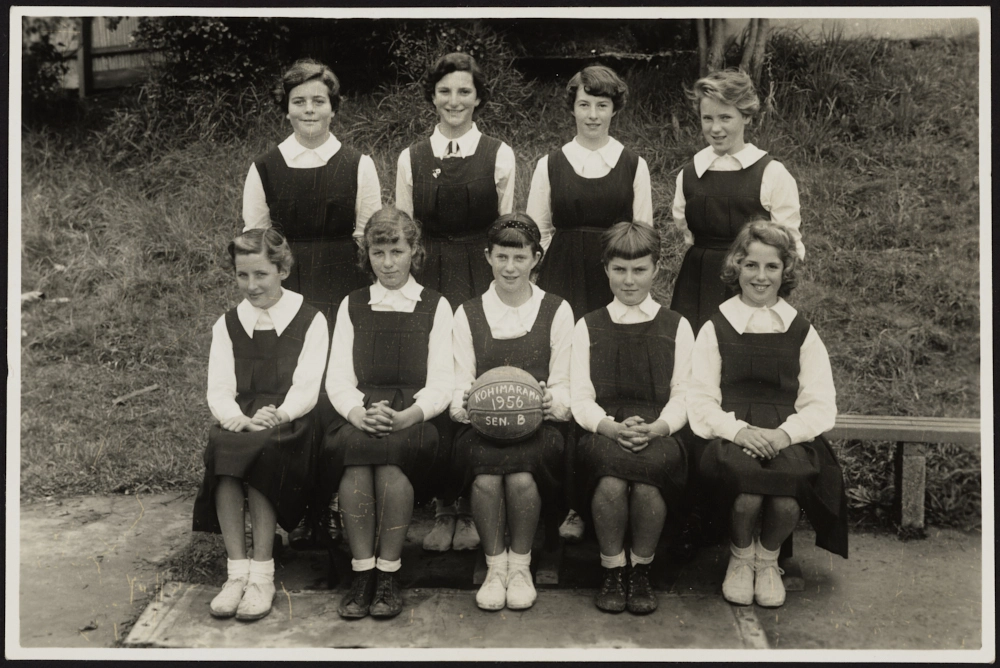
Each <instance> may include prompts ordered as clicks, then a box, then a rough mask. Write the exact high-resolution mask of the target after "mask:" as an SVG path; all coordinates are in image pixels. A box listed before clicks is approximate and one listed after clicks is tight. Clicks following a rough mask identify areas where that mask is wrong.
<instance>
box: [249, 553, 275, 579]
mask: <svg viewBox="0 0 1000 668" xmlns="http://www.w3.org/2000/svg"><path fill="white" fill-rule="evenodd" d="M250 582H251V583H254V582H256V583H257V584H268V583H270V582H274V559H268V560H267V561H251V562H250Z"/></svg>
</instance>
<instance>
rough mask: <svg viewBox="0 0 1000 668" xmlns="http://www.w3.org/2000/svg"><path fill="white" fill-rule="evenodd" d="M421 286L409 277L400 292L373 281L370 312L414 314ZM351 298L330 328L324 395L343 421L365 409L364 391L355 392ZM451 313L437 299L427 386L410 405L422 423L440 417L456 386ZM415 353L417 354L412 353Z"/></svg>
mask: <svg viewBox="0 0 1000 668" xmlns="http://www.w3.org/2000/svg"><path fill="white" fill-rule="evenodd" d="M423 290H424V288H423V286H421V285H420V284H419V283H417V281H416V280H415V279H414V278H413V276H410V277H409V279H408V280H407V281H406V283H405V284H404V285H403V287H402V288H400V289H399V290H388V289H386V288H385V287H384V286H383V285H382V284H381V283H379V282H375V283H374V284H373V285H372V286H371V287H370V288H369V295H370V298H369V300H368V304H369V305H370V306H371V308H372V310H373V311H395V312H397V313H413V311H414V309H415V308H416V306H417V302H419V301H421V300H422V295H423ZM349 300H350V296H347V297H344V300H343V301H342V302H340V309H339V310H338V311H337V324H336V325H335V326H334V328H333V343H332V344H331V346H330V363H329V367H328V368H327V372H326V393H327V395H328V396H329V397H330V403H331V404H333V407H334V409H335V410H336V411H337V412H338V413H340V415H342V416H343V417H344V418H345V419H346V418H347V415H348V414H349V413H350V412H351V409H352V408H356V407H358V406H361V407H364V397H365V395H364V392H362V391H361V390H359V389H358V376H357V374H356V373H355V370H354V323H352V322H351V314H350V310H349V308H348V302H349ZM451 329H452V312H451V305H450V304H448V300H447V299H445V298H444V297H441V299H439V300H438V304H437V309H436V310H435V311H434V323H433V325H431V332H430V339H429V340H428V344H427V379H426V381H425V382H426V384H425V385H424V387H423V388H421V389H420V390H419V391H418V392H417V393H416V394H415V395H414V401H413V403H414V404H416V405H417V406H420V410H422V411H423V413H424V420H425V421H426V420H430V419H431V418H433V417H435V416H437V415H439V414H440V413H441V412H442V411H444V409H445V408H447V407H448V402H450V401H451V394H452V389H453V388H454V386H455V375H454V366H453V363H452V352H451ZM415 352H417V351H415Z"/></svg>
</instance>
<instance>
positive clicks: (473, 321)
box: [451, 213, 573, 610]
mask: <svg viewBox="0 0 1000 668" xmlns="http://www.w3.org/2000/svg"><path fill="white" fill-rule="evenodd" d="M541 259H542V247H541V233H539V231H538V226H537V225H535V223H534V221H532V220H531V218H529V217H528V216H527V215H525V214H523V213H511V214H505V215H503V216H500V217H499V218H497V220H496V222H494V223H493V225H492V226H491V227H490V229H489V232H488V234H487V248H486V261H487V262H489V264H490V267H491V268H492V270H493V282H492V283H491V284H490V287H489V289H488V290H487V291H486V292H485V293H484V294H483V295H482V296H480V297H476V298H475V299H471V300H469V301H467V302H465V304H463V305H462V306H460V307H459V308H458V311H457V312H456V313H455V329H454V349H455V394H454V396H453V398H452V404H451V417H452V419H453V420H455V421H457V422H464V423H468V421H469V417H468V412H467V407H468V399H469V388H470V387H472V384H473V382H474V381H475V379H476V378H477V377H478V376H480V375H481V374H483V373H484V372H486V371H489V370H490V369H493V368H496V367H499V366H515V367H518V368H520V369H524V370H525V371H527V372H529V373H530V374H532V375H533V376H534V377H535V378H536V379H537V380H538V381H539V383H540V384H541V386H542V390H543V398H542V412H543V416H544V421H543V423H542V426H541V428H540V429H539V430H538V431H537V432H535V434H534V435H532V436H531V437H529V438H528V439H526V440H524V441H520V442H518V443H515V444H511V445H505V446H501V445H498V444H496V443H494V442H491V441H489V440H487V439H485V438H484V437H482V436H480V435H479V434H478V433H477V432H476V431H474V430H473V429H472V427H471V426H468V425H467V426H464V427H461V428H460V429H459V431H458V433H457V435H456V439H455V458H456V466H457V468H458V470H462V471H464V472H465V475H464V485H465V486H468V485H469V484H471V486H472V495H471V501H472V515H473V519H474V520H475V522H476V528H477V529H478V531H479V537H480V539H481V541H482V545H483V549H484V551H485V553H486V564H487V566H488V570H487V574H486V581H485V582H484V583H483V585H482V587H481V588H480V589H479V592H478V593H477V594H476V603H477V604H478V605H479V607H480V608H483V609H484V610H500V609H502V608H503V607H504V606H505V605H506V607H508V608H510V609H512V610H522V609H525V608H530V607H531V606H532V605H533V604H534V602H535V596H536V594H535V585H534V584H533V583H532V579H531V572H530V570H529V566H530V564H531V543H532V539H533V538H534V536H535V529H536V528H537V526H538V519H539V516H540V511H541V504H542V503H543V502H545V503H547V504H559V503H561V501H562V496H561V495H562V477H563V476H562V473H563V463H562V458H563V449H564V447H565V441H566V434H567V430H566V427H567V425H566V424H565V423H566V422H567V421H568V420H569V419H570V417H571V415H570V409H569V398H570V397H569V360H570V344H571V340H572V337H573V311H572V309H571V308H570V306H569V304H567V303H566V302H565V301H564V300H563V299H562V298H560V297H556V296H555V295H553V294H551V293H546V292H545V291H544V290H542V289H541V288H539V287H538V286H536V285H535V284H534V283H532V282H531V280H530V278H531V273H532V271H534V269H535V268H536V267H537V266H538V263H539V262H540V261H541ZM560 424H561V426H557V425H560ZM508 529H509V531H510V551H509V552H508V550H507V545H506V543H505V537H504V536H505V533H506V532H507V530H508Z"/></svg>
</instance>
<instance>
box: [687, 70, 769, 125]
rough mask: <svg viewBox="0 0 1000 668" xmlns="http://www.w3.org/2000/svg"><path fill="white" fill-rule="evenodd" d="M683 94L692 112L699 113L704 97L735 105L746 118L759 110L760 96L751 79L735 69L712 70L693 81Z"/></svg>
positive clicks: (754, 114)
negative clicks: (692, 109) (692, 108)
mask: <svg viewBox="0 0 1000 668" xmlns="http://www.w3.org/2000/svg"><path fill="white" fill-rule="evenodd" d="M684 94H685V96H686V97H687V99H688V100H690V101H691V103H692V106H693V107H694V113H696V114H698V115H699V116H700V115H701V101H702V99H704V98H706V97H710V98H712V99H713V100H717V101H719V102H722V103H724V104H731V105H732V106H734V107H736V108H737V109H738V110H739V112H740V113H741V114H743V116H745V117H746V118H753V117H755V116H756V115H757V113H758V112H759V111H760V98H759V97H757V90H756V89H755V88H754V85H753V79H751V78H750V77H749V75H747V74H746V73H745V72H740V71H739V70H735V69H732V68H730V69H727V70H719V71H717V72H712V73H711V74H709V75H708V76H707V77H702V78H701V79H698V80H697V81H695V82H694V86H692V87H691V89H690V90H687V89H685V90H684Z"/></svg>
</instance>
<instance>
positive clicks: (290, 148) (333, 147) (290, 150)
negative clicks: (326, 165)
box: [278, 133, 341, 163]
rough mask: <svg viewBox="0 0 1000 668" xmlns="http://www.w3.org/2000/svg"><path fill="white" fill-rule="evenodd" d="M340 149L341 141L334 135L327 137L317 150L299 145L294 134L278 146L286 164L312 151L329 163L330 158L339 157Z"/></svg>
mask: <svg viewBox="0 0 1000 668" xmlns="http://www.w3.org/2000/svg"><path fill="white" fill-rule="evenodd" d="M340 147H341V143H340V140H339V139H337V138H336V137H335V136H333V134H332V133H331V134H330V136H329V137H327V139H326V141H325V142H323V143H322V144H320V145H319V146H317V147H316V148H306V147H305V146H303V145H302V144H300V143H299V140H298V139H296V138H295V135H294V134H293V135H291V136H290V137H289V138H288V139H286V140H285V141H283V142H281V143H280V144H278V150H279V151H281V155H282V157H283V158H284V159H285V162H286V163H290V162H292V161H293V160H295V158H297V157H299V156H300V155H302V154H303V153H306V152H307V151H312V152H313V153H315V154H316V155H318V156H319V157H320V158H322V159H323V161H324V162H329V161H330V158H332V157H333V156H335V155H337V151H339V150H340Z"/></svg>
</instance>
